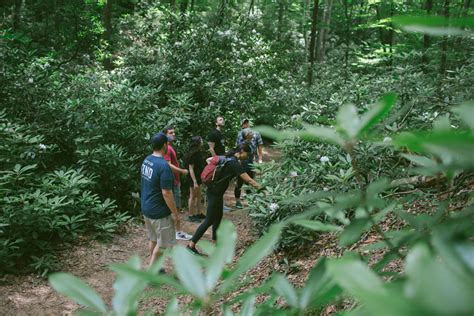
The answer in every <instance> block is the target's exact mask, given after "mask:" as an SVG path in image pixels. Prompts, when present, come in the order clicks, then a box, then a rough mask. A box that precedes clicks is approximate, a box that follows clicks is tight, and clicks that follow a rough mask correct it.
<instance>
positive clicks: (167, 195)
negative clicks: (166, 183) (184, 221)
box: [161, 189, 181, 230]
mask: <svg viewBox="0 0 474 316" xmlns="http://www.w3.org/2000/svg"><path fill="white" fill-rule="evenodd" d="M161 193H162V194H163V198H164V199H165V203H166V205H167V206H168V208H169V209H170V211H171V217H172V218H173V222H174V225H175V228H176V230H181V219H180V218H179V215H178V210H177V209H176V203H175V202H174V197H173V190H169V189H162V190H161Z"/></svg>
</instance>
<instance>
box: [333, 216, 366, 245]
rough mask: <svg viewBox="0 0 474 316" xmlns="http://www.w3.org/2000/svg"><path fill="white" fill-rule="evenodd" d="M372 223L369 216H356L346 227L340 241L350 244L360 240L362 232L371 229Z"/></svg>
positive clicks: (343, 243)
mask: <svg viewBox="0 0 474 316" xmlns="http://www.w3.org/2000/svg"><path fill="white" fill-rule="evenodd" d="M370 227H371V224H370V222H369V220H368V218H356V219H353V220H352V221H351V223H350V224H349V226H347V227H346V228H344V231H343V232H342V234H341V236H340V237H339V242H340V243H341V245H342V246H349V245H352V244H353V243H355V242H356V241H358V240H359V238H360V236H361V235H362V233H363V232H364V231H366V230H368V229H370Z"/></svg>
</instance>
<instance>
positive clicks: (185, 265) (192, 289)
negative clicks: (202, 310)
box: [172, 245, 207, 300]
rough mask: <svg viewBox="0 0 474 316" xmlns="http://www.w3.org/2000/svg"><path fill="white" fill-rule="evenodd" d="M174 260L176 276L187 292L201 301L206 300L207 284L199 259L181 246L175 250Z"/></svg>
mask: <svg viewBox="0 0 474 316" xmlns="http://www.w3.org/2000/svg"><path fill="white" fill-rule="evenodd" d="M172 258H173V263H174V267H175V270H176V274H177V276H178V278H179V280H180V281H181V283H182V284H183V285H184V287H185V288H186V290H188V291H189V293H191V294H192V295H194V296H196V297H198V298H200V299H201V300H203V299H205V298H206V296H207V290H206V282H205V279H204V275H203V273H202V271H201V269H202V268H201V266H200V264H199V262H198V261H197V258H196V257H195V256H194V255H193V254H191V253H190V252H189V250H187V249H186V248H184V247H183V246H181V245H177V246H176V247H175V248H174V249H173V252H172Z"/></svg>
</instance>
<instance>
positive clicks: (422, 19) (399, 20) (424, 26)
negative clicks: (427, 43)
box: [392, 15, 474, 36]
mask: <svg viewBox="0 0 474 316" xmlns="http://www.w3.org/2000/svg"><path fill="white" fill-rule="evenodd" d="M392 22H393V23H394V24H395V25H398V26H399V27H401V28H402V29H403V30H405V31H407V32H419V33H424V34H429V35H433V36H444V35H462V36H469V35H470V34H472V29H474V23H473V22H472V19H471V18H449V19H447V18H445V17H442V16H408V15H400V16H394V17H392ZM463 28H469V29H470V31H466V30H463Z"/></svg>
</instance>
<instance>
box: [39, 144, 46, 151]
mask: <svg viewBox="0 0 474 316" xmlns="http://www.w3.org/2000/svg"><path fill="white" fill-rule="evenodd" d="M38 147H39V149H40V150H46V145H45V144H39V145H38Z"/></svg>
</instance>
